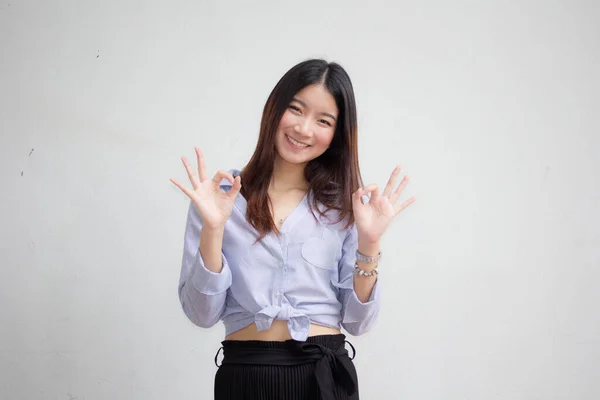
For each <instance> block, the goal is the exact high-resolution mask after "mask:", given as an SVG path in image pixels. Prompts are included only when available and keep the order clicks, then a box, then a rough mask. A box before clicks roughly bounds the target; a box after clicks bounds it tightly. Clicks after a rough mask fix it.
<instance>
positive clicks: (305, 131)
mask: <svg viewBox="0 0 600 400" xmlns="http://www.w3.org/2000/svg"><path fill="white" fill-rule="evenodd" d="M294 131H295V132H296V133H299V134H301V135H305V136H308V135H309V134H310V121H309V119H308V118H305V119H303V120H301V121H298V123H297V124H296V125H295V126H294Z"/></svg>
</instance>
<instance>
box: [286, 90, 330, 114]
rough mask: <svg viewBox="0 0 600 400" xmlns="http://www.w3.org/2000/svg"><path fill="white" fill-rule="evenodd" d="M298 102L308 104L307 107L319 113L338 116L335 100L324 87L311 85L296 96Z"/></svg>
mask: <svg viewBox="0 0 600 400" xmlns="http://www.w3.org/2000/svg"><path fill="white" fill-rule="evenodd" d="M294 97H295V98H297V99H298V100H301V101H302V102H304V103H306V106H307V107H309V108H312V109H314V110H315V111H318V112H327V113H330V114H333V115H337V113H338V108H337V104H336V103H335V99H334V98H333V96H332V95H331V93H329V91H328V90H327V89H326V88H325V86H323V85H310V86H307V87H305V88H303V89H302V90H300V91H299V92H298V93H296V96H294Z"/></svg>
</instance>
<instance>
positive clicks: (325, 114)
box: [292, 97, 337, 121]
mask: <svg viewBox="0 0 600 400" xmlns="http://www.w3.org/2000/svg"><path fill="white" fill-rule="evenodd" d="M292 101H297V102H298V103H300V104H302V106H303V107H306V103H305V102H303V101H302V100H300V99H299V98H297V97H294V98H293V99H292ZM321 115H324V116H326V117H329V118H332V119H333V120H334V121H337V119H336V118H335V117H334V116H333V115H331V114H329V113H321Z"/></svg>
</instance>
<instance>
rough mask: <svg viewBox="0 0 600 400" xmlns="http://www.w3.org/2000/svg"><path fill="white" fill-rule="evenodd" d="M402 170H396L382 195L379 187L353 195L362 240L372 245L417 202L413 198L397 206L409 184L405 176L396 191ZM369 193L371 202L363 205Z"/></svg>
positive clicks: (353, 205)
mask: <svg viewBox="0 0 600 400" xmlns="http://www.w3.org/2000/svg"><path fill="white" fill-rule="evenodd" d="M400 169H401V168H400V166H397V167H396V168H394V171H393V172H392V175H391V176H390V179H389V180H388V183H387V185H386V186H385V189H384V190H383V193H382V194H381V195H380V194H379V187H378V186H377V185H369V186H367V187H365V188H361V189H358V190H357V191H356V192H354V194H353V195H352V208H353V210H354V219H355V221H356V229H357V230H358V237H359V238H360V239H362V240H365V241H367V242H371V243H373V242H377V241H379V239H380V238H381V235H383V233H384V232H385V230H386V229H387V227H388V226H389V225H390V222H392V220H393V219H394V217H395V216H396V215H398V214H399V213H400V212H401V211H402V210H404V209H405V208H406V207H408V206H409V205H411V204H412V203H413V202H414V201H415V200H416V199H415V198H414V197H411V198H410V199H408V200H406V201H405V202H404V203H401V204H399V205H396V203H397V202H398V198H399V197H400V194H401V193H402V191H403V190H404V188H405V187H406V185H407V184H408V176H405V177H404V178H403V179H402V181H401V182H400V185H398V187H397V188H396V189H395V190H394V187H395V186H396V178H397V177H398V174H399V173H400ZM369 193H371V197H370V199H369V202H368V203H365V204H363V202H362V199H361V197H362V196H364V195H367V194H369Z"/></svg>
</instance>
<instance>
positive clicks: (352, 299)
mask: <svg viewBox="0 0 600 400" xmlns="http://www.w3.org/2000/svg"><path fill="white" fill-rule="evenodd" d="M357 248H358V233H357V231H356V226H355V225H352V226H351V227H350V229H349V231H348V234H347V236H346V238H345V240H344V243H343V245H342V257H341V259H340V262H339V265H338V271H339V282H338V283H337V284H336V285H335V286H337V287H338V288H339V289H340V290H339V300H340V302H341V304H342V327H343V328H344V329H345V330H346V331H348V333H350V334H351V335H354V336H358V335H362V334H363V333H365V332H367V331H368V330H369V329H371V327H372V326H373V323H374V322H375V320H376V319H377V316H378V314H379V307H380V301H379V296H380V294H379V292H380V290H379V280H377V281H376V282H375V285H374V286H373V290H372V291H371V296H370V298H369V300H368V301H367V302H365V303H363V302H361V301H360V300H359V299H358V297H357V296H356V291H355V290H354V265H355V263H356V249H357ZM365 279H368V278H365Z"/></svg>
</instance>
